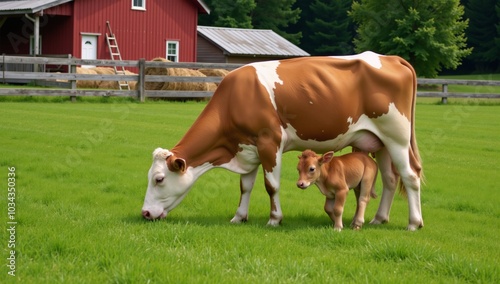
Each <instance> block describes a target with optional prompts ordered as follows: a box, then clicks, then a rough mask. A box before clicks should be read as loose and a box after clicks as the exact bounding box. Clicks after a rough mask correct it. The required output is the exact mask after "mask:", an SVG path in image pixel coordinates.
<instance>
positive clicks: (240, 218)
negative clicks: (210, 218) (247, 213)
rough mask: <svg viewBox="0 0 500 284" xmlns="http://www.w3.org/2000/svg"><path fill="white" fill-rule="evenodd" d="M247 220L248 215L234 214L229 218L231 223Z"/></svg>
mask: <svg viewBox="0 0 500 284" xmlns="http://www.w3.org/2000/svg"><path fill="white" fill-rule="evenodd" d="M247 221H248V217H242V216H238V215H235V216H234V217H233V219H231V223H233V224H241V223H246V222H247Z"/></svg>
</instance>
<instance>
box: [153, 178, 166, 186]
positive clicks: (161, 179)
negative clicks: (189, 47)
mask: <svg viewBox="0 0 500 284" xmlns="http://www.w3.org/2000/svg"><path fill="white" fill-rule="evenodd" d="M164 179H165V178H164V177H157V178H155V181H156V183H157V184H158V183H161V182H162V181H163V180H164Z"/></svg>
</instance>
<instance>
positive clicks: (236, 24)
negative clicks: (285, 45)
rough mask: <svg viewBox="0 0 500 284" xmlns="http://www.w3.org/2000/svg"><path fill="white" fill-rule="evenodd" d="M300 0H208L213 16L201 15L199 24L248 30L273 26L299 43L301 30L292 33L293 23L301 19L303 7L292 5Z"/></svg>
mask: <svg viewBox="0 0 500 284" xmlns="http://www.w3.org/2000/svg"><path fill="white" fill-rule="evenodd" d="M295 1H296V0H205V3H206V4H207V5H208V7H210V9H211V12H210V15H200V17H199V19H198V24H200V25H205V26H218V27H230V28H246V29H252V28H256V29H270V30H273V31H274V32H276V33H278V34H279V35H281V36H283V37H284V38H286V39H287V40H289V41H290V42H292V43H294V44H298V43H299V42H300V39H301V37H302V33H301V32H295V33H288V32H286V28H287V27H288V25H289V24H293V23H296V22H297V20H298V19H299V18H300V9H298V8H292V7H293V4H294V3H295Z"/></svg>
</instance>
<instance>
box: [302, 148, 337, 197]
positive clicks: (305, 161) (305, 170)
mask: <svg viewBox="0 0 500 284" xmlns="http://www.w3.org/2000/svg"><path fill="white" fill-rule="evenodd" d="M332 157H333V151H330V152H327V153H325V154H323V156H319V155H318V154H316V153H315V152H314V151H311V150H305V151H304V152H302V155H300V156H299V163H298V164H297V171H298V172H299V180H298V181H297V187H299V188H301V189H306V188H308V187H309V186H310V185H311V184H314V183H315V182H316V181H317V180H318V179H319V178H320V176H321V166H322V165H323V164H326V163H329V162H330V161H331V160H332Z"/></svg>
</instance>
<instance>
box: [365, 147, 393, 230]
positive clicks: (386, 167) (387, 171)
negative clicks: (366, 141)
mask: <svg viewBox="0 0 500 284" xmlns="http://www.w3.org/2000/svg"><path fill="white" fill-rule="evenodd" d="M375 156H376V159H377V164H378V166H379V169H380V173H381V176H382V184H383V191H382V197H381V198H380V205H379V207H378V210H377V213H376V214H375V217H374V218H373V220H371V222H370V224H384V223H387V222H389V214H390V212H391V206H392V201H393V199H394V194H395V192H396V186H397V182H398V175H397V173H396V172H394V169H393V167H392V160H391V156H390V155H389V151H387V148H382V149H381V150H379V151H378V152H377V153H376V154H375Z"/></svg>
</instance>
